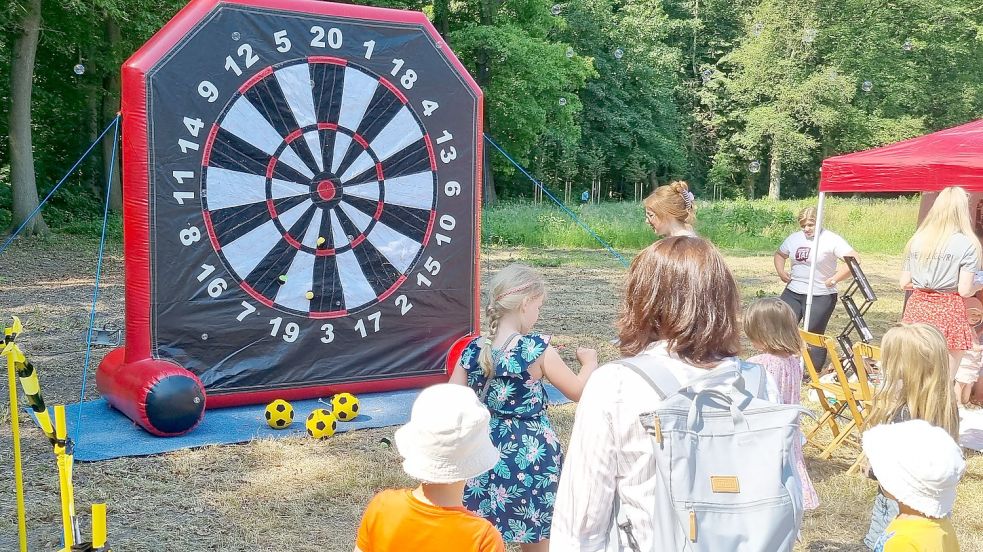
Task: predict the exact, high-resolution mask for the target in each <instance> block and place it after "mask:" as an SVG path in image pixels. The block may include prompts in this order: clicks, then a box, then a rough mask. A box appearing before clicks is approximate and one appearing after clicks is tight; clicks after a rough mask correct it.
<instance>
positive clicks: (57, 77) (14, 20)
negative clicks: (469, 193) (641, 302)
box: [0, 0, 983, 227]
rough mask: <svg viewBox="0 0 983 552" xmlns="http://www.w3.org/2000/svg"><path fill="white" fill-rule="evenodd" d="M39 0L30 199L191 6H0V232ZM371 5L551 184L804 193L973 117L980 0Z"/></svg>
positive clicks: (170, 0)
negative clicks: (460, 80) (140, 59)
mask: <svg viewBox="0 0 983 552" xmlns="http://www.w3.org/2000/svg"><path fill="white" fill-rule="evenodd" d="M38 3H40V5H41V31H40V34H39V38H38V39H37V55H36V62H35V65H34V74H33V81H32V82H33V86H32V95H31V101H30V113H29V116H30V120H31V124H30V128H31V130H32V134H33V153H34V158H33V168H34V170H35V174H36V182H37V185H36V186H37V189H38V190H37V191H38V192H39V193H40V194H41V196H42V197H43V195H44V194H45V193H46V192H47V191H48V190H50V188H51V187H52V186H53V185H54V183H55V182H57V180H58V178H59V177H60V176H61V174H62V173H63V172H64V171H65V170H66V169H67V168H68V167H69V166H70V165H71V163H72V162H73V161H74V160H75V159H76V158H77V157H78V155H79V154H80V153H81V152H82V150H83V149H84V148H85V147H86V145H87V144H88V143H89V142H90V141H91V140H92V139H93V138H94V137H95V136H96V135H97V133H98V132H99V131H100V130H101V129H102V128H103V127H104V126H105V125H106V124H107V123H108V122H109V121H110V120H111V119H112V118H113V116H114V115H115V113H116V111H117V109H118V101H119V90H118V89H119V80H118V74H119V68H120V65H121V64H122V62H123V61H124V60H125V59H126V57H127V56H129V54H130V53H132V52H133V51H135V50H136V48H138V47H139V45H140V44H142V43H143V42H144V41H145V40H146V39H147V38H149V37H150V35H152V34H153V33H154V32H156V30H157V29H159V28H160V27H161V26H162V25H163V24H164V23H165V22H166V21H167V20H168V19H169V18H170V17H171V16H172V15H173V14H174V13H176V11H177V10H178V9H180V8H181V7H182V6H183V5H184V3H185V2H184V1H183V0H157V1H154V2H151V1H150V0H85V1H82V0H66V1H63V2H51V1H43V2H42V1H41V0H14V1H12V2H8V3H7V4H5V7H4V8H0V28H2V29H3V30H4V31H5V32H4V33H3V34H2V35H0V36H2V38H0V106H2V109H3V111H2V113H0V227H8V226H10V225H11V224H12V223H15V222H16V221H15V220H13V218H14V216H13V210H12V186H14V187H16V186H17V185H18V183H17V182H12V180H16V178H15V175H14V174H12V172H11V152H12V151H13V149H12V144H11V143H10V140H9V138H8V136H9V135H10V131H11V128H12V127H11V124H12V121H21V120H22V119H16V117H15V116H16V115H17V114H16V113H13V112H12V111H13V108H12V94H13V95H16V94H14V89H13V87H12V76H13V74H14V73H16V71H14V69H15V68H14V67H13V63H14V62H15V58H16V56H15V51H14V49H15V47H16V46H17V44H18V43H17V37H18V36H20V35H19V33H20V32H21V30H22V26H23V24H24V22H25V21H26V18H27V15H28V14H29V12H30V11H31V7H32V6H36V5H37V4H38ZM367 3H371V4H373V5H379V6H386V7H394V8H403V9H413V10H422V11H424V12H425V13H427V15H428V16H429V17H430V18H431V19H432V20H433V21H434V23H435V25H436V27H437V28H438V30H439V31H440V32H441V33H442V34H444V36H445V38H446V39H447V40H448V42H449V43H450V45H451V47H452V48H453V49H454V51H455V52H456V53H457V55H458V57H460V58H461V60H462V61H463V62H464V64H465V66H466V67H467V68H468V69H469V71H471V72H472V74H473V75H474V76H475V78H476V79H477V80H478V82H479V84H481V86H482V87H483V89H484V91H485V102H486V105H485V114H486V127H485V129H486V131H487V132H488V133H490V134H491V135H492V136H493V137H494V138H495V139H496V140H497V141H498V142H499V143H501V144H502V145H503V147H505V149H507V150H508V151H509V152H510V153H511V154H512V155H513V156H514V157H515V158H516V159H517V160H519V161H520V162H521V163H523V164H525V165H526V166H528V167H530V168H531V169H532V170H533V171H534V172H535V173H536V174H537V175H538V176H540V177H541V179H542V180H543V181H544V182H545V183H546V184H547V185H548V186H550V187H553V188H555V189H561V188H562V187H563V186H572V187H573V188H574V189H575V190H578V191H579V190H582V189H588V188H590V187H591V186H592V184H596V185H597V186H598V187H599V192H600V195H601V197H602V198H603V199H609V198H610V199H618V198H627V199H631V198H632V197H634V196H635V195H636V194H638V193H647V191H648V190H649V189H650V188H651V187H652V186H654V185H658V184H663V183H665V182H667V181H668V180H670V179H673V178H683V179H686V180H689V181H690V183H691V186H692V187H693V188H695V190H696V191H697V193H698V195H701V196H704V197H707V196H709V195H711V194H716V195H719V196H722V197H739V196H745V197H747V196H753V197H758V196H761V195H763V194H765V193H768V192H769V191H770V192H771V194H772V195H774V196H779V195H780V196H781V197H794V196H803V195H807V194H811V193H813V192H814V191H815V187H816V182H817V177H818V170H819V165H820V163H821V162H822V159H823V158H825V157H827V156H830V155H835V154H838V153H842V152H848V151H855V150H858V149H864V148H868V147H872V146H877V145H880V144H883V143H887V142H891V141H895V140H899V139H903V138H907V137H911V136H915V135H919V134H922V133H925V132H930V131H933V130H937V129H940V128H944V127H947V126H952V125H956V124H959V123H963V122H966V121H968V120H972V119H974V118H979V117H981V116H983V4H980V2H979V1H978V0H900V1H896V2H886V3H885V2H874V3H871V2H869V1H867V0H828V1H824V2H819V1H818V0H797V1H792V0H570V1H567V2H560V3H554V2H553V0H456V1H453V2H451V1H449V0H435V1H433V2H422V1H414V0H371V1H370V2H367ZM76 66H81V67H82V68H84V72H82V74H76V70H75V68H76ZM22 79H23V77H22ZM15 80H16V79H15ZM17 105H20V104H17ZM21 115H23V114H21ZM15 134H16V133H15ZM110 154H111V152H110V150H109V148H103V149H102V150H101V151H100V152H99V155H97V156H96V157H95V158H94V159H93V160H92V161H91V162H89V163H88V164H86V165H85V166H84V167H83V168H82V170H81V172H80V174H79V175H78V176H77V177H76V178H74V179H73V180H72V181H71V182H70V183H69V184H68V188H67V189H66V191H65V192H64V193H61V194H58V196H56V198H55V200H54V203H53V205H52V208H51V210H50V211H49V212H46V219H47V221H48V223H49V224H50V225H53V226H56V227H63V226H66V225H69V226H70V225H73V224H82V223H84V222H85V221H90V220H91V219H92V215H93V214H94V213H98V212H99V204H100V202H101V201H102V198H101V194H102V193H103V192H102V190H103V188H104V185H105V176H106V171H107V168H108V161H107V159H108V157H109V156H110ZM488 159H489V160H490V161H491V163H492V171H493V173H494V177H495V178H494V180H493V182H494V189H493V190H492V191H493V192H495V193H494V194H493V196H492V197H494V196H498V197H506V198H512V197H522V196H529V195H531V194H532V186H531V185H530V184H529V183H528V182H527V181H525V180H524V177H522V176H521V175H519V174H518V173H517V172H516V171H514V170H513V168H512V167H511V166H509V164H508V163H507V162H505V160H504V159H502V158H501V157H500V156H498V155H497V154H494V153H490V154H489V157H488ZM17 178H20V177H17ZM578 193H579V192H578ZM486 197H487V196H486ZM114 203H115V204H116V205H117V206H118V204H119V202H118V198H117V200H116V201H114Z"/></svg>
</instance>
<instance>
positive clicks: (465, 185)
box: [114, 0, 481, 407]
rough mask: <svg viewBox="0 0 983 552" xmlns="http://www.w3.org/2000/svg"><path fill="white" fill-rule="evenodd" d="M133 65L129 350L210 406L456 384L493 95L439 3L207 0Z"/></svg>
mask: <svg viewBox="0 0 983 552" xmlns="http://www.w3.org/2000/svg"><path fill="white" fill-rule="evenodd" d="M123 77H124V99H123V116H124V129H123V130H124V136H126V137H127V141H126V143H125V144H124V171H125V174H124V177H125V189H124V197H125V198H126V199H125V201H126V202H127V205H126V210H125V211H126V212H125V215H124V216H125V233H126V244H125V247H126V269H127V287H126V293H127V345H126V348H125V360H123V362H124V363H126V364H132V363H139V362H142V361H143V360H144V359H155V360H163V361H167V362H168V363H174V364H178V365H180V366H183V367H184V368H186V369H188V370H190V371H191V372H192V373H194V374H195V375H197V376H198V377H199V378H200V379H201V381H202V383H203V384H204V386H205V389H206V391H207V392H208V405H209V406H210V407H212V406H220V405H224V404H241V403H245V402H259V401H267V400H269V399H271V398H274V396H275V397H282V398H289V397H295V398H297V397H302V396H315V395H322V394H324V393H325V392H328V391H331V390H334V389H337V388H338V386H344V389H345V390H362V391H367V390H373V389H387V388H388V389H392V388H399V387H407V386H418V385H426V384H428V383H431V382H436V381H442V380H443V379H444V378H446V373H445V369H444V365H443V361H444V357H445V355H446V351H447V349H448V347H449V346H450V345H451V344H452V343H453V342H454V341H455V340H456V339H457V338H459V337H461V336H463V335H466V334H468V333H470V332H472V331H473V330H474V329H475V327H476V325H477V324H476V320H477V295H476V288H477V275H476V262H477V261H476V258H477V238H478V231H477V229H478V209H477V201H478V194H477V193H476V189H480V181H479V175H480V160H481V149H480V145H481V142H480V137H481V94H480V89H479V88H478V86H477V85H476V84H475V83H474V81H473V80H472V79H471V77H470V76H468V74H467V72H466V71H465V70H464V68H463V66H462V65H461V64H460V62H459V61H458V60H457V59H456V58H455V57H454V55H453V53H451V52H450V50H449V49H448V47H447V45H446V44H445V43H444V42H443V40H442V39H441V38H440V36H439V34H437V32H436V30H435V29H434V28H433V26H432V25H431V24H430V23H429V21H427V19H426V17H425V16H424V15H423V14H421V13H412V12H401V11H395V10H384V9H377V8H367V7H360V6H350V5H340V4H331V3H327V2H317V1H313V0H232V1H221V2H220V1H218V0H194V1H192V2H191V3H190V4H189V5H188V6H187V7H186V8H185V9H184V10H182V11H181V12H180V13H179V14H178V15H177V16H176V17H175V18H174V19H173V20H172V21H171V22H170V23H168V25H167V26H166V27H165V28H164V29H162V30H161V31H160V32H159V33H158V34H157V35H155V36H154V38H153V39H151V41H150V42H148V43H147V44H146V45H145V46H144V47H143V48H141V49H140V51H138V52H137V53H136V54H134V56H133V57H132V58H131V59H130V60H129V61H128V62H127V64H126V65H125V66H124V71H123ZM114 358H116V357H114Z"/></svg>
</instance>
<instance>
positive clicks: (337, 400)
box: [331, 393, 358, 422]
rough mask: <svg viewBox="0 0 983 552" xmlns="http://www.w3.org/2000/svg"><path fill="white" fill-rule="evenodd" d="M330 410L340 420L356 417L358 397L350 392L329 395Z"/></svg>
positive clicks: (349, 419) (345, 420) (348, 420)
mask: <svg viewBox="0 0 983 552" xmlns="http://www.w3.org/2000/svg"><path fill="white" fill-rule="evenodd" d="M331 410H332V412H334V415H335V417H336V418H338V421H340V422H350V421H352V420H354V419H355V418H358V397H356V396H355V395H352V394H351V393H338V394H337V395H335V396H334V397H331Z"/></svg>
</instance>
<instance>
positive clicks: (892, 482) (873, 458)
mask: <svg viewBox="0 0 983 552" xmlns="http://www.w3.org/2000/svg"><path fill="white" fill-rule="evenodd" d="M863 449H864V454H866V455H867V459H868V460H869V461H870V468H871V470H873V471H874V476H875V477H877V481H878V482H879V483H880V484H881V487H883V488H884V490H885V491H887V492H889V493H891V494H892V495H894V497H895V498H896V499H897V500H898V502H900V503H902V504H905V505H907V506H908V507H910V508H913V509H915V510H917V511H919V512H921V513H923V514H925V515H926V516H928V517H933V518H943V517H946V516H948V515H949V513H950V512H952V505H953V503H954V502H955V501H956V485H957V484H958V483H959V479H960V478H962V476H963V472H965V471H966V461H965V460H964V459H963V452H962V449H961V448H959V445H958V444H956V442H955V441H954V440H953V439H952V437H951V436H950V435H949V433H948V432H946V430H944V429H942V428H940V427H935V426H933V425H931V424H929V423H928V422H926V421H924V420H911V421H908V422H900V423H896V424H883V425H879V426H876V427H873V428H871V429H869V430H867V431H865V432H864V435H863Z"/></svg>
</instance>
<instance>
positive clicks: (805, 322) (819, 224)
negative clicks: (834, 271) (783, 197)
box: [802, 192, 826, 331]
mask: <svg viewBox="0 0 983 552" xmlns="http://www.w3.org/2000/svg"><path fill="white" fill-rule="evenodd" d="M825 204H826V192H819V206H818V207H817V208H816V211H818V212H817V213H816V232H815V237H813V238H812V255H811V256H810V258H809V289H808V290H807V291H806V312H805V316H803V318H802V329H804V330H805V331H809V316H810V315H811V314H812V283H813V282H815V281H816V259H818V258H819V236H820V235H821V234H822V232H823V207H824V206H825Z"/></svg>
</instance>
